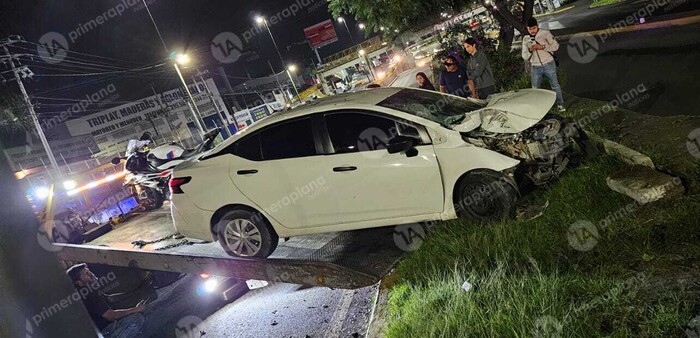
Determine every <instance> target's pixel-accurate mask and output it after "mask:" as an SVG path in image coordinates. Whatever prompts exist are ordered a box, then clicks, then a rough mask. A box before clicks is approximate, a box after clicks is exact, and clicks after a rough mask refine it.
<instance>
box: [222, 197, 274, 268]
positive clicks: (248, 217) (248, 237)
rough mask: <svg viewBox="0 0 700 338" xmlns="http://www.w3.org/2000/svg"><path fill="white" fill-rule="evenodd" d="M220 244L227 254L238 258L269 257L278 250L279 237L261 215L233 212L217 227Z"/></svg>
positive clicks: (239, 211)
mask: <svg viewBox="0 0 700 338" xmlns="http://www.w3.org/2000/svg"><path fill="white" fill-rule="evenodd" d="M216 232H217V235H218V237H219V243H220V244H221V246H222V247H223V248H224V250H225V251H226V253H228V254H229V255H231V256H237V257H262V258H264V257H267V256H269V255H271V254H272V252H273V251H275V248H277V242H278V241H279V237H278V236H277V233H275V231H274V230H273V229H272V226H271V225H270V223H269V222H268V221H267V220H266V219H265V217H263V216H262V215H261V214H259V213H257V212H256V213H253V212H251V211H248V210H242V209H239V210H232V211H229V212H227V213H226V214H224V215H223V217H221V219H220V220H219V222H218V223H217V225H216Z"/></svg>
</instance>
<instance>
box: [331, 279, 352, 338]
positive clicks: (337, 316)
mask: <svg viewBox="0 0 700 338" xmlns="http://www.w3.org/2000/svg"><path fill="white" fill-rule="evenodd" d="M352 296H353V291H352V290H343V296H342V297H341V298H340V302H339V303H338V307H337V308H336V309H335V312H334V313H333V317H331V327H330V330H329V331H328V333H327V334H326V337H328V338H336V337H340V334H341V331H342V330H343V323H344V322H345V316H347V314H348V311H349V310H350V303H352Z"/></svg>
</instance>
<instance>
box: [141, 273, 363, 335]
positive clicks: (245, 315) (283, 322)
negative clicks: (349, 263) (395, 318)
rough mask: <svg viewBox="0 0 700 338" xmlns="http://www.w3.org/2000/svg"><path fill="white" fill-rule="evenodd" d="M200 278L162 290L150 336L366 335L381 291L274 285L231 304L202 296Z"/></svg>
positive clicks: (152, 311)
mask: <svg viewBox="0 0 700 338" xmlns="http://www.w3.org/2000/svg"><path fill="white" fill-rule="evenodd" d="M199 284H201V283H200V281H199V278H198V277H197V276H187V277H185V278H183V279H181V280H179V281H178V282H176V283H175V284H173V285H171V286H169V287H166V288H163V289H160V290H158V295H159V299H158V300H157V301H156V302H154V303H153V304H152V305H150V306H149V310H147V313H146V322H147V327H146V329H145V332H143V333H144V336H147V337H178V338H184V337H187V338H195V337H241V338H244V337H245V338H248V337H251V338H252V337H301V338H304V337H314V338H316V337H364V335H365V333H366V330H367V324H368V322H369V316H370V310H371V307H372V303H371V302H372V297H373V295H374V292H375V290H376V289H375V287H367V288H363V289H358V290H337V289H336V290H332V289H328V288H323V287H305V286H300V285H294V284H284V283H279V284H272V285H268V286H266V287H263V288H260V289H256V290H252V291H249V292H248V293H246V294H245V295H243V296H242V297H241V298H239V299H237V300H235V301H233V302H231V303H228V304H226V302H224V301H222V300H218V299H216V297H214V296H212V295H205V294H203V293H202V292H198V290H199V289H198V286H199Z"/></svg>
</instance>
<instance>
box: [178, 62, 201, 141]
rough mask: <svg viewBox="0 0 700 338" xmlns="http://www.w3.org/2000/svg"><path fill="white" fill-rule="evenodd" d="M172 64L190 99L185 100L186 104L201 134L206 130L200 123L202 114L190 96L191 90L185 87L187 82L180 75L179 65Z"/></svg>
mask: <svg viewBox="0 0 700 338" xmlns="http://www.w3.org/2000/svg"><path fill="white" fill-rule="evenodd" d="M173 64H174V65H175V71H176V72H177V76H179V77H180V81H182V85H183V86H184V87H185V92H186V93H187V96H188V97H189V99H190V100H189V101H188V102H187V105H188V106H190V111H191V112H192V115H193V117H194V122H195V123H196V124H197V128H198V129H199V131H200V132H201V133H202V135H204V134H205V133H206V132H207V131H206V130H205V129H204V126H203V125H202V122H201V121H200V119H201V117H202V114H201V113H200V112H199V108H198V107H197V103H196V102H195V101H194V97H193V96H192V92H191V91H190V88H189V87H187V82H186V81H185V78H184V77H183V76H182V72H181V71H180V66H178V65H177V62H174V63H173Z"/></svg>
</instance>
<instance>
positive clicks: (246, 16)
mask: <svg viewBox="0 0 700 338" xmlns="http://www.w3.org/2000/svg"><path fill="white" fill-rule="evenodd" d="M308 1H309V2H306V1H304V2H302V1H294V0H288V1H280V0H272V1H224V0H219V1H213V0H196V1H195V0H186V1H183V0H178V1H166V0H147V2H148V3H149V8H150V10H151V12H152V14H153V16H154V18H155V20H156V22H157V24H158V28H159V29H160V31H161V33H162V35H163V37H164V40H165V42H166V43H167V44H168V48H169V49H170V50H186V51H187V52H188V54H190V55H191V56H192V59H193V61H194V63H195V64H196V66H197V67H198V68H199V69H201V70H205V69H209V70H211V71H217V70H218V67H219V66H222V65H223V66H224V69H225V71H226V73H227V75H228V76H229V80H230V81H231V84H232V85H233V86H235V85H236V84H238V83H240V82H242V81H243V79H245V78H247V77H248V75H250V76H252V77H258V76H264V75H269V74H270V73H271V71H270V67H269V65H268V60H269V61H270V62H271V63H272V65H273V67H274V68H275V70H276V71H280V70H281V69H282V67H281V65H280V61H279V58H278V57H277V54H276V52H275V50H274V47H273V45H272V42H271V40H270V37H269V35H268V34H267V31H266V30H260V32H261V33H260V34H255V35H254V36H253V38H251V39H250V40H249V41H248V43H246V42H245V41H243V49H242V51H243V53H245V54H244V55H243V56H242V57H240V58H239V59H238V60H237V61H236V62H234V63H230V64H221V63H220V62H219V61H217V60H216V59H215V58H214V57H213V55H212V52H211V43H212V39H213V38H214V37H215V36H217V35H218V34H219V33H222V32H232V33H235V34H236V35H238V36H239V37H240V38H241V39H244V35H245V34H244V32H246V31H248V30H251V29H254V28H255V27H256V26H255V20H254V17H255V16H256V15H258V14H260V15H263V16H266V17H270V16H273V15H275V14H276V13H280V15H285V12H284V11H285V9H287V12H286V13H287V14H289V12H288V10H289V8H292V6H293V7H295V8H300V4H301V8H300V9H299V10H298V12H297V13H296V15H294V16H290V17H287V18H282V19H281V21H280V22H278V23H277V24H274V25H271V30H272V34H273V35H274V37H275V39H276V41H277V44H278V46H279V49H280V51H281V53H282V56H283V57H284V58H285V61H287V62H288V63H294V64H297V65H299V66H307V67H311V64H312V60H315V59H316V58H315V54H313V52H312V50H311V49H310V48H309V47H308V45H307V44H305V43H304V41H305V37H304V32H303V29H304V28H305V27H308V26H311V25H313V24H316V23H319V22H321V21H324V20H327V19H331V15H330V14H329V13H328V8H327V2H326V0H315V1H311V0H308ZM305 3H306V4H309V5H308V6H303V4H305ZM292 4H296V5H292ZM118 6H121V7H122V8H125V10H124V11H123V12H122V14H121V15H117V16H114V17H110V18H108V20H107V21H106V22H104V23H102V24H101V25H98V26H97V27H94V28H88V29H85V24H86V23H87V22H89V21H90V20H93V19H95V18H96V17H97V16H100V15H102V14H103V13H108V11H110V10H112V11H113V12H112V13H114V9H115V8H117V7H118ZM346 19H348V26H349V28H350V31H351V32H353V33H354V39H355V42H358V41H361V40H362V39H364V32H363V31H361V30H359V29H358V28H357V25H356V22H355V21H354V20H352V18H350V17H349V16H346ZM334 23H335V27H336V32H337V34H338V36H339V39H340V40H339V41H338V42H335V43H333V44H331V45H328V46H325V47H322V48H321V49H320V50H319V52H320V54H321V57H325V56H328V55H331V54H333V53H336V52H338V51H340V50H343V49H345V48H347V47H350V46H351V45H352V44H351V42H350V38H349V36H348V32H347V30H346V29H345V27H344V26H343V25H342V24H340V23H337V22H336V21H334ZM49 32H57V33H59V34H61V35H62V36H64V37H66V39H67V40H68V50H69V51H70V52H68V54H67V58H66V59H65V60H69V61H68V62H66V61H62V62H58V63H55V64H51V63H47V62H45V60H42V59H41V58H38V57H34V58H33V59H30V58H29V57H28V56H27V57H25V58H21V60H24V61H23V62H22V64H24V65H27V66H29V68H30V69H31V70H32V71H33V72H34V73H35V74H37V75H51V74H73V73H91V72H105V71H114V70H121V69H133V68H140V67H144V66H153V65H155V64H158V63H162V62H164V61H165V59H166V58H167V56H168V55H167V53H166V51H165V49H164V47H163V45H162V43H161V41H160V39H159V38H158V35H157V33H156V31H155V29H154V28H153V25H152V23H151V21H150V19H149V17H148V13H147V12H146V10H145V9H144V8H143V4H142V2H141V0H138V1H137V0H119V1H117V0H109V1H105V0H101V1H95V0H71V1H36V0H23V1H3V2H2V4H0V38H6V37H7V36H10V35H21V36H22V37H24V39H25V40H27V41H28V42H29V43H20V44H16V46H17V47H12V48H11V51H12V52H13V53H29V54H38V51H37V45H36V43H37V42H40V39H41V38H42V36H44V35H45V34H46V33H49ZM72 40H74V41H72ZM76 52H77V53H76ZM78 53H85V54H94V55H99V56H102V57H106V58H97V57H94V56H91V55H85V54H78ZM81 62H82V63H81ZM6 69H7V67H6V66H3V67H2V69H0V71H4V70H6ZM184 73H185V74H184V75H185V77H188V78H189V79H191V76H193V73H194V69H188V70H185V71H184ZM214 78H215V80H216V81H217V83H218V85H219V87H220V89H223V88H224V84H223V81H222V77H221V76H218V75H217V76H214ZM25 84H26V86H27V90H28V91H29V93H30V94H31V95H33V96H37V97H49V98H60V99H64V100H65V99H74V100H79V99H82V98H83V97H84V96H85V95H87V94H91V93H94V92H96V91H97V90H99V89H101V88H104V87H105V86H107V85H109V84H114V86H116V88H117V91H118V93H119V97H120V98H119V100H118V101H117V102H115V103H113V104H112V106H116V105H119V104H120V102H123V101H127V100H133V99H138V98H140V97H144V96H148V95H152V90H151V85H153V86H154V87H155V89H156V90H158V91H162V90H167V89H171V88H174V87H176V86H177V85H178V80H177V76H176V73H175V71H174V69H173V67H172V66H163V67H160V68H157V69H151V70H148V71H141V72H129V73H125V74H114V75H97V76H60V77H49V76H43V77H42V76H36V77H34V79H32V80H28V81H25ZM8 91H10V92H19V91H18V90H17V85H16V84H14V83H9V82H8V84H7V85H5V86H4V87H3V86H0V95H1V94H6V93H7V92H8ZM36 102H37V110H38V112H40V113H41V116H42V117H44V118H46V117H47V116H51V112H55V111H60V110H65V108H67V106H65V105H66V104H68V103H70V102H69V101H60V100H50V99H36ZM62 104H63V106H61V105H62ZM107 107H109V105H108V106H107ZM100 108H102V109H104V108H105V107H89V108H88V109H86V110H85V113H86V114H89V113H94V112H95V111H98V110H99V109H100Z"/></svg>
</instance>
